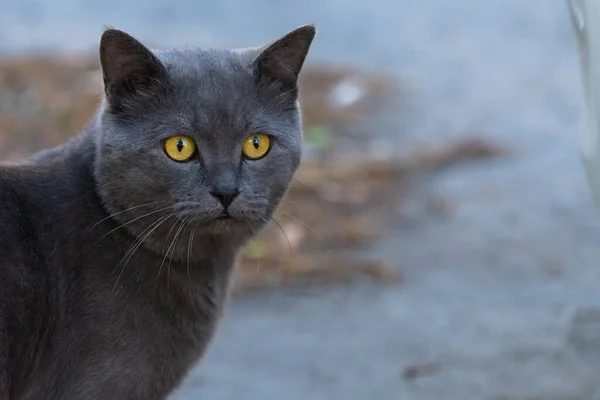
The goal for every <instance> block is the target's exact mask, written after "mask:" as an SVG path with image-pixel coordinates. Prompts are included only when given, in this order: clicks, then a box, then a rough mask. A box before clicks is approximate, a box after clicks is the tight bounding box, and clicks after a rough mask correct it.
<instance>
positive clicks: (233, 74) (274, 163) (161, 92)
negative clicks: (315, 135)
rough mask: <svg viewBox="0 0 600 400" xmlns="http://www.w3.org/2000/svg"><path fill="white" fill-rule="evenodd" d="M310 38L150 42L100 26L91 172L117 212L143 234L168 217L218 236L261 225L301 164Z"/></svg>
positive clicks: (305, 32) (296, 34)
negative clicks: (163, 47)
mask: <svg viewBox="0 0 600 400" xmlns="http://www.w3.org/2000/svg"><path fill="white" fill-rule="evenodd" d="M314 36H315V28H314V26H312V25H307V26H303V27H300V28H298V29H296V30H294V31H291V32H290V33H288V34H287V35H285V36H283V37H282V38H280V39H279V40H276V41H274V42H272V43H271V44H269V45H266V46H264V47H261V48H254V49H243V50H226V49H219V50H199V49H188V50H169V51H151V50H149V49H148V48H146V47H145V46H144V45H143V44H141V43H140V42H139V41H137V40H136V39H134V38H133V37H131V36H130V35H128V34H126V33H124V32H121V31H118V30H114V29H109V30H107V31H105V32H104V34H103V35H102V39H101V44H100V60H101V64H102V71H103V76H104V85H105V98H104V100H103V106H102V108H101V110H100V114H99V118H98V123H99V125H98V126H99V131H100V135H98V140H97V157H96V160H97V161H96V163H97V164H96V178H97V181H98V185H99V189H100V193H101V196H102V199H103V201H104V203H105V205H106V206H107V208H108V209H109V211H110V212H111V213H112V214H114V215H115V218H116V219H117V220H119V222H121V223H124V224H125V223H126V224H127V226H128V228H130V229H131V230H132V231H133V232H134V233H135V234H138V235H140V234H142V231H143V229H146V228H151V224H152V223H154V222H156V221H159V220H160V218H163V217H164V218H165V220H164V221H163V222H164V227H171V228H173V224H176V222H177V221H180V222H179V223H181V224H182V225H183V223H184V222H186V223H190V225H189V226H194V227H195V228H197V229H198V231H205V232H210V233H213V234H225V233H228V234H229V233H231V234H233V233H235V232H237V231H239V232H242V231H244V232H245V231H248V232H252V231H256V230H257V229H258V228H260V227H262V226H263V225H264V224H265V222H266V221H268V220H269V218H270V217H271V215H272V213H273V211H274V210H275V208H276V207H277V205H278V204H279V202H280V200H281V198H282V197H283V195H284V194H285V192H286V190H287V188H288V186H289V184H290V182H291V180H292V176H293V174H294V172H295V170H296V168H297V167H298V165H299V162H300V156H301V142H302V132H301V118H300V111H299V107H298V101H297V97H298V88H297V80H298V75H299V73H300V71H301V69H302V66H303V63H304V60H305V58H306V55H307V52H308V49H309V47H310V44H311V42H312V40H313V38H314ZM167 216H170V217H167ZM134 220H135V221H134Z"/></svg>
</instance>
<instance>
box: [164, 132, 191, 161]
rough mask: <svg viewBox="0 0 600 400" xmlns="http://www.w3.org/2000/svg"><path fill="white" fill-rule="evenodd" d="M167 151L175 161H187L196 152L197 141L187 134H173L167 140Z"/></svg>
mask: <svg viewBox="0 0 600 400" xmlns="http://www.w3.org/2000/svg"><path fill="white" fill-rule="evenodd" d="M165 153H167V155H168V156H169V158H171V159H173V160H175V161H187V160H189V159H190V158H192V156H193V155H194V154H195V153H196V143H194V140H193V139H192V138H190V137H187V136H171V137H170V138H168V139H167V140H165Z"/></svg>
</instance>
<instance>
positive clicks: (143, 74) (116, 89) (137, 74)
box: [100, 29, 167, 102]
mask: <svg viewBox="0 0 600 400" xmlns="http://www.w3.org/2000/svg"><path fill="white" fill-rule="evenodd" d="M100 64H101V65H102V74H103V78H104V91H105V93H106V96H107V98H108V100H109V102H111V101H116V100H117V99H118V98H123V97H130V96H133V95H136V94H139V93H140V92H149V91H151V90H152V89H154V88H156V87H157V86H158V85H160V84H163V83H165V82H166V79H167V71H166V69H165V67H164V65H163V64H162V63H161V61H160V60H159V59H158V58H157V57H156V56H155V55H154V54H152V52H151V51H150V50H149V49H148V48H146V46H144V45H143V44H142V43H140V42H139V41H138V40H136V39H135V38H133V37H132V36H130V35H128V34H127V33H125V32H122V31H120V30H117V29H107V30H105V31H104V33H103V34H102V37H101V39H100Z"/></svg>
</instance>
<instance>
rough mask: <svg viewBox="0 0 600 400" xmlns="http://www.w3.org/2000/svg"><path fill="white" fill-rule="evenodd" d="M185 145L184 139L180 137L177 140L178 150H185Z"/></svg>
mask: <svg viewBox="0 0 600 400" xmlns="http://www.w3.org/2000/svg"><path fill="white" fill-rule="evenodd" d="M183 146H185V143H184V142H183V139H179V140H178V141H177V151H179V152H180V153H181V150H183Z"/></svg>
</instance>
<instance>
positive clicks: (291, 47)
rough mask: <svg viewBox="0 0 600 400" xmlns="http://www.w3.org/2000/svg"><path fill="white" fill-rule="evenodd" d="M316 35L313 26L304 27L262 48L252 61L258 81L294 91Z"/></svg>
mask: <svg viewBox="0 0 600 400" xmlns="http://www.w3.org/2000/svg"><path fill="white" fill-rule="evenodd" d="M316 33H317V30H316V28H315V26H314V25H304V26H301V27H299V28H297V29H294V30H293V31H291V32H289V33H288V34H286V35H285V36H283V37H282V38H280V39H278V40H276V41H274V42H273V43H271V44H269V45H267V46H266V47H265V48H263V49H262V50H261V52H260V54H259V55H258V56H257V57H256V58H255V59H254V66H255V69H256V72H257V74H258V77H259V79H261V80H262V79H268V80H270V81H275V82H276V83H279V84H281V85H283V86H284V87H286V88H289V89H295V88H296V86H297V82H298V76H299V74H300V71H301V69H302V66H303V64H304V60H305V59H306V55H307V54H308V50H309V48H310V45H311V43H312V41H313V39H314V37H315V34H316Z"/></svg>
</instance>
